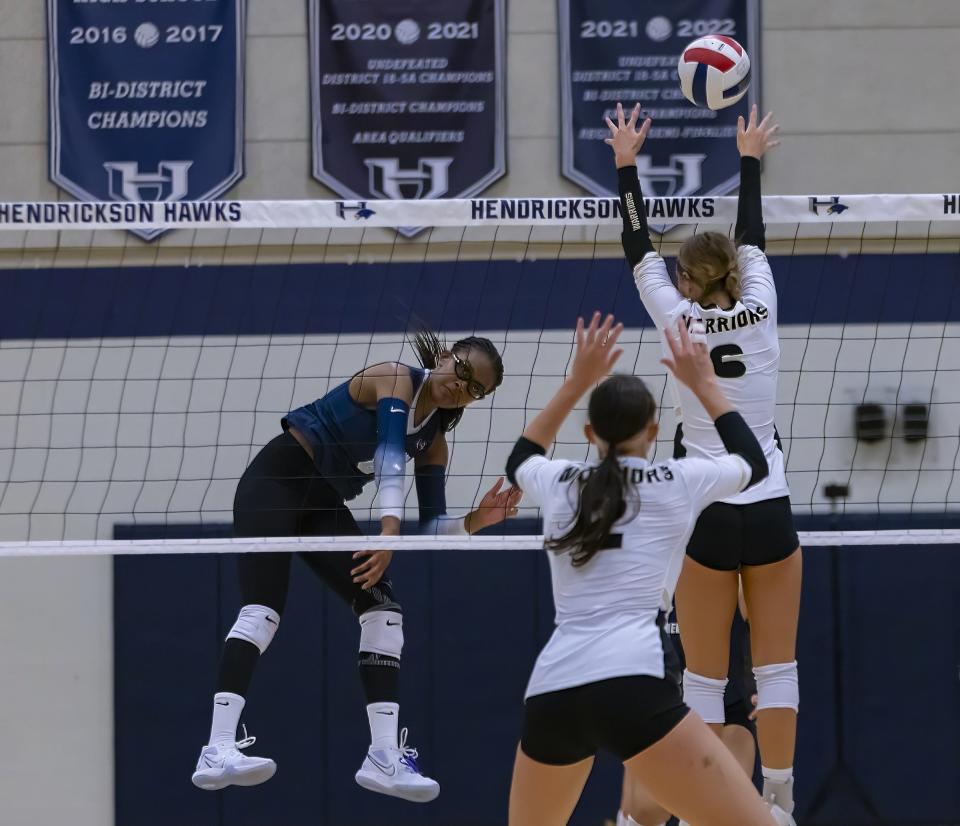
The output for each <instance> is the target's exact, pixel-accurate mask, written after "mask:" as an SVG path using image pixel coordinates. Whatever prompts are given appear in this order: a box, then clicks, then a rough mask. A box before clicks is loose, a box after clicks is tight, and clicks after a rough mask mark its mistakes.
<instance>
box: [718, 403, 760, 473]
mask: <svg viewBox="0 0 960 826" xmlns="http://www.w3.org/2000/svg"><path fill="white" fill-rule="evenodd" d="M713 425H714V427H716V428H717V433H719V434H720V441H722V442H723V446H724V447H725V448H726V449H727V453H736V454H737V455H738V456H741V457H743V459H744V461H745V462H746V463H747V464H748V465H750V470H751V474H752V475H751V476H750V485H755V484H757V482H760V481H762V480H763V479H765V478H766V477H767V474H768V473H770V468H769V466H768V465H767V458H766V456H764V455H763V448H762V447H760V442H758V441H757V437H756V436H754V435H753V431H752V430H751V429H750V427H749V425H748V424H747V423H746V422H745V421H744V420H743V416H741V415H740V414H739V413H738V412H737V411H736V410H731V411H730V412H729V413H724V414H723V415H722V416H720V417H719V418H718V419H717V420H716V421H714V423H713ZM748 487H749V485H748Z"/></svg>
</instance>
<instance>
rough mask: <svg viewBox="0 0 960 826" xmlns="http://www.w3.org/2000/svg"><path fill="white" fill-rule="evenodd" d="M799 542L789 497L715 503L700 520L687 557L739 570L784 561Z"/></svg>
mask: <svg viewBox="0 0 960 826" xmlns="http://www.w3.org/2000/svg"><path fill="white" fill-rule="evenodd" d="M799 545H800V539H799V537H798V536H797V529H796V528H795V527H794V525H793V512H792V511H791V510H790V497H789V496H781V497H780V498H778V499H764V500H763V501H762V502H751V503H750V504H749V505H729V504H727V503H726V502H714V503H713V504H712V505H709V506H707V508H706V509H705V510H704V511H703V512H702V513H701V514H700V517H699V519H697V524H696V526H695V527H694V529H693V534H692V535H691V536H690V541H689V542H688V543H687V556H689V557H690V558H691V559H693V560H694V561H696V562H699V563H700V564H701V565H703V566H705V567H707V568H712V569H713V570H715V571H737V570H739V569H740V566H741V565H770V564H772V563H774V562H780V561H781V560H784V559H786V558H787V557H788V556H790V554H792V553H793V552H794V551H795V550H796V549H797V547H798V546H799Z"/></svg>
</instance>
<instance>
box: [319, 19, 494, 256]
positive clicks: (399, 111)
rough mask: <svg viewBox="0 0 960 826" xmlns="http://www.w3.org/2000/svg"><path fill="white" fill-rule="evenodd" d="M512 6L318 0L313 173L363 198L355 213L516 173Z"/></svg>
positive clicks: (347, 206) (465, 191) (460, 193)
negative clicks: (511, 155)
mask: <svg viewBox="0 0 960 826" xmlns="http://www.w3.org/2000/svg"><path fill="white" fill-rule="evenodd" d="M504 5H505V3H504V0H417V2H413V1H412V0H310V64H311V72H310V81H311V91H312V100H313V175H314V177H315V178H316V179H317V180H318V181H320V182H322V183H323V184H325V185H326V186H328V187H330V189H332V190H333V191H334V192H336V193H337V194H338V195H340V196H341V197H345V198H351V199H354V202H353V203H343V202H341V207H340V210H341V215H342V217H343V219H344V221H351V222H352V221H354V220H362V219H363V217H364V216H363V214H362V213H363V212H364V211H365V200H366V199H373V198H385V199H391V200H399V199H431V198H463V197H469V196H471V195H475V194H477V193H479V192H481V191H483V190H484V189H486V188H487V187H488V186H489V185H490V184H492V183H493V182H494V181H496V180H497V179H498V178H500V177H502V176H503V175H504V174H505V172H506V160H505V158H506V154H505V134H506V129H505V91H504V90H505V83H506V77H505V63H504V61H505V55H506V49H505V39H504V30H505V25H506V15H505V10H504ZM399 232H401V233H402V234H403V235H406V236H408V237H409V236H412V235H414V234H416V233H417V232H419V228H413V227H407V228H401V229H400V230H399Z"/></svg>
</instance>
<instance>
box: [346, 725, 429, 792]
mask: <svg viewBox="0 0 960 826" xmlns="http://www.w3.org/2000/svg"><path fill="white" fill-rule="evenodd" d="M356 780H357V783H359V784H360V785H361V786H363V788H365V789H368V790H369V791H371V792H379V793H380V794H388V795H391V796H392V797H401V798H403V799H404V800H411V801H413V802H414V803H429V802H430V801H431V800H434V799H435V798H436V797H437V795H439V794H440V784H439V783H437V781H436V780H433V779H431V778H429V777H425V776H424V775H423V774H422V773H421V771H420V767H419V766H418V765H417V750H416V749H408V748H407V730H406V729H403V730H402V731H401V732H400V748H398V749H394V748H389V749H375V748H373V747H372V746H371V747H370V749H368V751H367V756H366V757H365V758H364V761H363V765H362V766H361V767H360V771H358V772H357V774H356Z"/></svg>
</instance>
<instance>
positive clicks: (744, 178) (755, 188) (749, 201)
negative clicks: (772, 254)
mask: <svg viewBox="0 0 960 826" xmlns="http://www.w3.org/2000/svg"><path fill="white" fill-rule="evenodd" d="M734 237H735V238H736V239H737V244H750V245H752V246H754V247H759V248H760V249H763V248H764V247H765V246H766V245H767V239H766V235H765V232H764V228H763V203H762V201H761V200H760V159H759V158H740V195H739V197H738V198H737V228H736V230H735V231H734Z"/></svg>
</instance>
